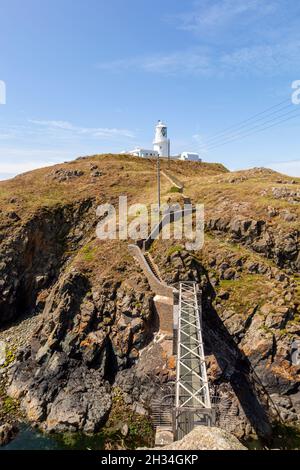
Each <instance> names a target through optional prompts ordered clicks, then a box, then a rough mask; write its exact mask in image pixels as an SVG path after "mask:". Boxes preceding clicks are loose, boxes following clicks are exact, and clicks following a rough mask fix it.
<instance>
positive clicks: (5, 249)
mask: <svg viewBox="0 0 300 470" xmlns="http://www.w3.org/2000/svg"><path fill="white" fill-rule="evenodd" d="M162 166H164V163H162ZM171 171H172V172H173V173H174V175H176V176H177V177H178V178H179V179H180V180H182V181H183V182H184V185H185V193H186V195H187V196H188V197H189V198H190V199H191V200H192V202H194V203H204V204H205V211H206V232H207V233H206V237H205V245H204V247H203V249H202V250H200V251H198V252H186V251H185V249H184V247H183V243H181V242H178V241H176V240H172V239H171V240H167V241H166V240H161V241H156V242H155V243H154V245H153V246H152V248H151V252H152V257H153V258H154V260H155V262H156V264H157V265H158V266H159V267H160V270H161V274H162V277H163V279H164V280H165V281H166V282H170V283H171V282H177V281H178V280H179V279H192V280H196V281H197V282H198V283H199V284H200V285H201V287H202V290H203V311H204V337H205V346H206V356H207V364H208V371H209V378H210V383H211V387H212V393H213V395H215V398H216V407H217V417H218V423H219V426H220V427H226V428H227V429H229V430H231V431H232V432H233V433H234V434H235V435H236V436H238V437H239V438H245V437H247V436H249V435H250V434H251V433H257V434H258V435H261V436H270V435H271V434H272V425H273V422H274V421H275V420H276V419H278V411H279V412H280V414H281V418H282V420H283V422H284V423H290V424H293V425H294V424H297V423H299V420H300V398H299V397H300V389H299V378H300V377H299V372H300V367H299V366H297V365H296V364H293V362H292V358H291V345H292V343H293V341H294V340H295V339H297V338H298V337H299V332H300V326H299V325H300V323H299V263H300V254H299V223H298V217H299V187H300V180H297V179H292V178H288V177H283V176H282V175H279V174H278V173H275V172H271V171H269V170H264V169H254V170H249V171H245V172H236V173H229V172H227V170H226V169H224V167H222V166H221V165H212V164H197V163H192V162H179V161H178V162H175V161H174V162H172V168H171ZM154 178H155V167H154V165H153V162H151V161H149V160H142V159H138V158H134V157H127V156H115V155H103V156H93V157H87V158H80V159H78V160H76V161H74V162H70V163H66V164H62V165H58V166H56V167H54V168H46V169H42V170H37V171H34V172H30V173H27V174H24V175H20V176H18V177H16V178H14V179H12V180H9V181H6V182H2V183H1V184H0V199H1V202H2V204H1V207H2V211H1V212H0V240H1V246H0V290H1V295H0V324H1V331H0V340H4V341H6V344H7V351H10V352H11V351H13V354H11V356H12V360H9V361H6V362H7V363H6V365H8V367H7V368H6V369H5V371H4V372H3V374H2V383H3V386H2V390H4V389H5V394H7V395H9V397H11V398H12V399H14V400H16V401H17V403H19V404H20V407H21V410H22V412H23V413H24V414H25V416H26V418H27V419H28V420H30V421H32V422H33V423H38V424H39V426H40V427H42V428H43V429H44V430H46V431H58V432H63V431H83V432H86V433H94V432H96V431H98V430H99V429H100V428H101V427H102V426H103V425H104V424H105V423H106V422H107V420H109V419H110V417H111V413H112V410H113V408H114V396H115V394H116V390H120V391H121V392H120V393H122V397H123V398H122V400H124V402H125V404H126V406H128V407H129V408H130V409H131V410H133V412H135V413H136V412H137V413H138V414H143V415H147V414H148V413H150V414H151V402H152V400H153V398H154V397H155V398H156V399H157V398H158V397H159V396H160V395H162V394H163V393H164V387H165V386H169V385H170V384H172V381H173V380H174V363H173V364H172V361H171V360H170V358H166V357H165V355H164V352H163V350H162V348H161V346H160V343H159V333H158V332H159V321H158V318H157V313H156V311H155V307H154V303H153V297H154V294H153V292H151V289H150V287H149V285H148V283H147V280H146V279H145V277H144V275H143V273H142V271H141V270H140V269H139V267H138V266H137V264H136V263H135V262H134V260H133V259H132V257H131V256H130V253H129V252H128V247H127V243H128V241H127V240H124V241H120V240H107V241H100V240H98V239H97V238H96V235H95V228H96V224H97V217H96V207H97V205H98V204H99V203H107V202H110V203H113V204H117V201H118V197H119V196H120V195H123V194H127V196H128V202H129V204H131V203H140V202H142V203H146V204H150V203H152V202H155V196H154V194H153V185H154V181H155V180H154ZM175 196H176V198H178V199H180V197H181V196H180V195H174V194H172V188H171V184H170V182H169V181H168V180H167V179H166V178H164V179H163V180H162V197H163V200H164V201H165V202H168V201H171V200H172V201H173V200H174V198H175ZM170 386H171V385H170ZM3 394H4V392H3ZM0 416H1V413H0Z"/></svg>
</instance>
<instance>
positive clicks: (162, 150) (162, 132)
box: [153, 121, 170, 157]
mask: <svg viewBox="0 0 300 470" xmlns="http://www.w3.org/2000/svg"><path fill="white" fill-rule="evenodd" d="M153 149H154V150H155V151H156V152H158V155H159V156H160V157H169V156H170V140H169V139H168V130H167V126H166V125H165V124H164V123H163V122H161V121H158V123H157V125H156V127H155V139H154V141H153Z"/></svg>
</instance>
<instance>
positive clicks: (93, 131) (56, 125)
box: [29, 119, 135, 139]
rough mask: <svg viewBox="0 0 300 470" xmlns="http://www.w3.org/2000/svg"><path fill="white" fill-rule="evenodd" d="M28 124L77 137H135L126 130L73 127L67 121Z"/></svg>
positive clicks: (33, 121)
mask: <svg viewBox="0 0 300 470" xmlns="http://www.w3.org/2000/svg"><path fill="white" fill-rule="evenodd" d="M29 122H30V123H31V124H35V125H37V126H42V127H44V128H46V129H49V130H53V129H57V130H61V131H68V132H71V133H73V134H77V135H81V136H83V135H86V136H89V137H96V138H110V137H117V136H119V137H126V138H129V139H133V138H134V137H135V135H134V133H133V132H132V131H130V130H128V129H117V128H106V127H80V126H75V125H74V124H72V123H71V122H68V121H44V120H36V119H30V120H29Z"/></svg>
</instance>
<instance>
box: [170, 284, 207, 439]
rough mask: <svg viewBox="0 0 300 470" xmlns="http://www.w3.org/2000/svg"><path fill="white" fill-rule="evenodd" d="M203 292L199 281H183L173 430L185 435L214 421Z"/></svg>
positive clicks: (181, 435)
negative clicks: (208, 377) (204, 336)
mask: <svg viewBox="0 0 300 470" xmlns="http://www.w3.org/2000/svg"><path fill="white" fill-rule="evenodd" d="M200 296H201V293H200V291H199V290H198V286H197V284H196V283H195V282H180V283H179V302H178V333H177V362H176V372H177V376H176V387H175V407H174V413H173V430H174V437H175V439H176V440H177V439H181V438H182V437H183V436H184V435H185V434H188V433H189V432H190V431H191V430H192V429H193V428H194V427H195V426H197V425H201V424H202V425H207V426H211V425H212V424H213V419H214V416H213V409H212V405H211V399H210V392H209V385H208V380H207V372H206V365H205V356H204V348H203V339H202V318H201V316H202V315H201V314H202V311H201V298H200Z"/></svg>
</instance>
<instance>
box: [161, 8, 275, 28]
mask: <svg viewBox="0 0 300 470" xmlns="http://www.w3.org/2000/svg"><path fill="white" fill-rule="evenodd" d="M277 3H278V2H277V1H274V0H273V1H272V2H269V3H264V5H263V6H262V4H261V1H260V0H202V1H197V2H194V6H193V8H192V9H190V10H189V11H186V12H184V13H181V14H177V15H174V16H170V17H169V20H171V21H174V22H175V24H176V25H177V27H178V28H179V29H182V30H185V31H192V32H195V33H197V34H198V33H199V34H205V33H207V32H208V31H213V32H214V33H217V32H218V28H220V27H221V28H224V27H226V26H230V25H231V24H232V23H233V22H234V21H241V19H243V18H245V19H246V20H247V21H248V20H249V15H251V14H252V15H255V17H256V19H257V17H258V16H265V15H268V14H270V13H273V12H274V11H275V10H276V8H277Z"/></svg>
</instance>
